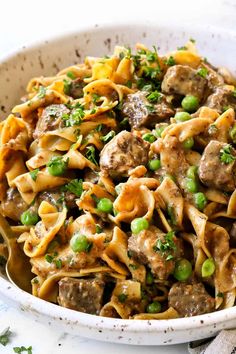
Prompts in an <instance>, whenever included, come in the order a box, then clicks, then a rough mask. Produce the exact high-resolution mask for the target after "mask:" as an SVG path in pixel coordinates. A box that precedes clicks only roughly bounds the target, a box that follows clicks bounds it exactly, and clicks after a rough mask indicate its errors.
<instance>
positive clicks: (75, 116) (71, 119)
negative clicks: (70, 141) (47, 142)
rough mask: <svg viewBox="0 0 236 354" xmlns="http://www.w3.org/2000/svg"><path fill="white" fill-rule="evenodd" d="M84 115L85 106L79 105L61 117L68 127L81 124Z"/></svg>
mask: <svg viewBox="0 0 236 354" xmlns="http://www.w3.org/2000/svg"><path fill="white" fill-rule="evenodd" d="M84 116H85V113H84V107H83V106H82V105H79V106H77V107H76V108H75V109H74V110H73V111H72V112H71V113H70V114H63V115H62V117H61V118H62V120H63V121H64V124H65V126H66V127H72V126H74V125H80V124H81V123H82V120H83V118H84Z"/></svg>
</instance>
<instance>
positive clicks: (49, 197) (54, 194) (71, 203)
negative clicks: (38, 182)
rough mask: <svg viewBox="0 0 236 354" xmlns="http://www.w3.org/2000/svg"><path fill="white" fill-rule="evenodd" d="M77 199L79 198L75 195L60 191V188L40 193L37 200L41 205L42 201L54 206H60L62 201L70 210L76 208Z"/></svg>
mask: <svg viewBox="0 0 236 354" xmlns="http://www.w3.org/2000/svg"><path fill="white" fill-rule="evenodd" d="M62 197H63V198H62ZM76 198H77V197H76V195H75V194H74V193H71V192H69V191H65V192H62V191H60V188H54V189H51V190H47V191H43V192H41V193H39V195H38V196H37V200H38V202H39V204H40V203H41V202H42V201H46V202H48V203H50V204H53V205H56V204H58V205H59V204H60V200H61V203H62V201H63V202H65V204H66V206H67V207H68V208H69V209H71V208H75V207H76V203H75V201H76Z"/></svg>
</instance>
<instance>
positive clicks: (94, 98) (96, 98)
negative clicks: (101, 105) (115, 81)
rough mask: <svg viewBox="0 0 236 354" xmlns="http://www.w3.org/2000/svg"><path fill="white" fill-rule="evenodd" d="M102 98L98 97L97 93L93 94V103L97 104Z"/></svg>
mask: <svg viewBox="0 0 236 354" xmlns="http://www.w3.org/2000/svg"><path fill="white" fill-rule="evenodd" d="M100 97H101V96H100V95H98V94H97V93H93V94H92V99H93V103H97V101H98V100H99V98H100Z"/></svg>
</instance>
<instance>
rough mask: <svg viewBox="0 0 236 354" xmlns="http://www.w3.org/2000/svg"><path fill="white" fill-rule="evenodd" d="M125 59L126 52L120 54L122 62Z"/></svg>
mask: <svg viewBox="0 0 236 354" xmlns="http://www.w3.org/2000/svg"><path fill="white" fill-rule="evenodd" d="M124 57H125V53H124V52H120V53H119V58H120V60H122V59H124Z"/></svg>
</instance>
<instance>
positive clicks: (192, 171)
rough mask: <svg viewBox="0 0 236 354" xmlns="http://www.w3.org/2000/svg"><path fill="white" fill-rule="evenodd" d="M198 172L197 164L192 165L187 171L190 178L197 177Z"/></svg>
mask: <svg viewBox="0 0 236 354" xmlns="http://www.w3.org/2000/svg"><path fill="white" fill-rule="evenodd" d="M197 173H198V167H197V166H190V167H189V169H188V171H187V177H188V178H190V179H195V178H196V176H197Z"/></svg>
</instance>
